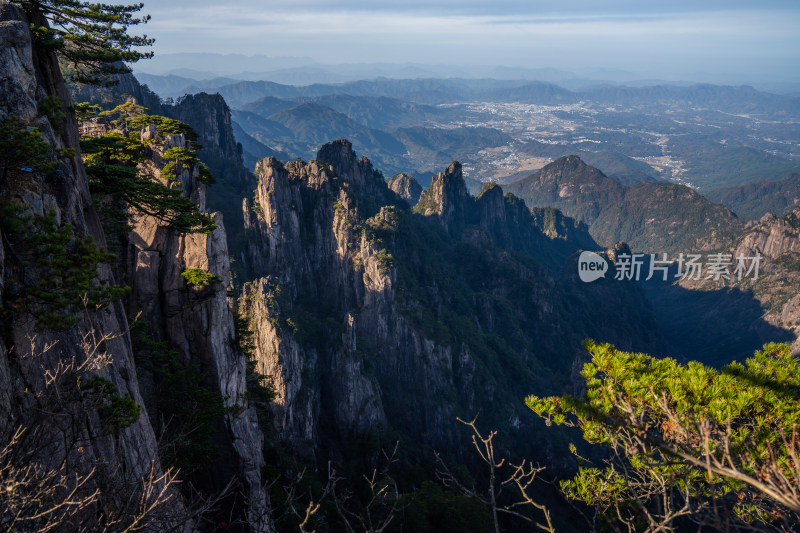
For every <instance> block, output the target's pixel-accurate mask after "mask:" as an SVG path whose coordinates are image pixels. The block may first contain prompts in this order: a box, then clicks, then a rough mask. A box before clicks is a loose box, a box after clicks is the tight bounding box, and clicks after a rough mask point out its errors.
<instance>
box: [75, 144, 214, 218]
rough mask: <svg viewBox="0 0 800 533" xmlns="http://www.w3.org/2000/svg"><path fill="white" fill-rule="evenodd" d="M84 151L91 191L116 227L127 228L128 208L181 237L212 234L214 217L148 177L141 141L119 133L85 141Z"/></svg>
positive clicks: (174, 190)
mask: <svg viewBox="0 0 800 533" xmlns="http://www.w3.org/2000/svg"><path fill="white" fill-rule="evenodd" d="M81 150H82V151H83V155H84V158H85V166H86V173H87V174H88V176H89V187H90V190H91V191H92V194H93V195H95V198H96V202H97V203H99V204H100V206H101V208H100V209H101V211H102V212H103V213H104V214H105V215H106V216H108V217H109V218H110V219H111V220H112V221H113V222H116V224H118V225H119V224H124V223H125V222H126V221H127V218H128V213H127V211H128V208H130V209H132V210H133V211H134V212H136V213H139V214H144V215H149V216H152V217H154V218H156V219H158V220H160V221H161V222H164V223H166V224H168V225H169V226H170V227H171V228H172V229H174V230H175V231H177V232H179V233H211V232H212V231H214V228H215V226H214V223H213V221H212V220H211V217H209V216H208V215H205V214H203V213H200V210H199V209H198V207H197V204H196V203H194V202H193V201H191V200H190V199H189V198H186V197H184V196H183V195H182V193H181V191H180V190H179V189H171V188H169V187H167V186H165V185H163V184H162V183H159V182H158V181H155V180H154V179H152V178H151V177H149V176H147V175H143V174H142V172H141V171H140V169H139V167H138V165H139V163H140V162H141V161H143V160H144V158H145V156H146V151H145V147H144V146H143V145H142V143H141V142H139V140H138V139H134V138H130V137H126V136H124V135H122V134H120V133H114V132H112V133H109V134H107V135H105V136H103V137H100V138H91V137H84V138H83V139H82V140H81Z"/></svg>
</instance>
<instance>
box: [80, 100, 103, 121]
mask: <svg viewBox="0 0 800 533" xmlns="http://www.w3.org/2000/svg"><path fill="white" fill-rule="evenodd" d="M101 109H103V108H102V107H100V106H99V105H92V104H90V103H89V102H80V103H77V104H75V119H76V120H77V121H78V123H81V122H86V121H87V120H89V119H92V118H95V117H96V116H97V114H98V113H99V112H100V110H101Z"/></svg>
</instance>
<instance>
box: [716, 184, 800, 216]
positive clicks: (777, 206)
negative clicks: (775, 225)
mask: <svg viewBox="0 0 800 533" xmlns="http://www.w3.org/2000/svg"><path fill="white" fill-rule="evenodd" d="M706 198H708V199H709V200H712V201H714V202H717V203H720V204H722V205H724V206H726V207H728V208H729V209H730V210H731V211H733V212H734V213H736V214H737V215H739V216H740V217H741V218H742V219H743V220H757V219H760V218H761V217H762V216H764V215H765V214H767V213H772V214H774V215H777V216H783V215H785V214H786V213H788V212H789V211H791V210H792V208H793V207H795V206H796V205H797V204H798V203H800V173H797V174H792V175H791V176H788V177H787V178H785V179H782V180H779V181H761V182H758V183H748V184H746V185H740V186H738V187H726V188H724V189H715V190H713V191H709V192H708V193H706Z"/></svg>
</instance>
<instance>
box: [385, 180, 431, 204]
mask: <svg viewBox="0 0 800 533" xmlns="http://www.w3.org/2000/svg"><path fill="white" fill-rule="evenodd" d="M387 183H388V185H389V189H391V190H392V191H394V192H395V193H397V195H398V196H399V197H400V198H402V199H403V200H405V201H406V202H408V205H410V206H411V207H414V206H415V205H417V202H419V199H420V198H421V197H422V192H423V189H422V186H421V185H420V184H419V183H417V180H415V179H414V178H412V177H411V176H409V175H408V174H406V173H404V172H401V173H400V174H395V175H394V176H392V177H391V178H390V179H389V181H387Z"/></svg>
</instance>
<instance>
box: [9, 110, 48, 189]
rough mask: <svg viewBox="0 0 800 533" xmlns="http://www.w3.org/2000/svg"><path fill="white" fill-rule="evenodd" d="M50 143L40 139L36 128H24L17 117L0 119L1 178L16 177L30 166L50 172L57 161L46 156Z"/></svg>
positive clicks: (35, 169)
mask: <svg viewBox="0 0 800 533" xmlns="http://www.w3.org/2000/svg"><path fill="white" fill-rule="evenodd" d="M49 151H50V145H49V144H48V143H47V141H45V140H44V139H42V134H41V133H40V132H39V130H37V129H36V128H26V127H25V126H24V125H23V124H22V123H21V122H20V121H19V119H18V118H17V117H16V116H14V115H12V116H10V117H7V118H5V119H3V120H2V121H0V166H1V167H2V179H0V183H7V181H6V180H7V178H9V177H17V176H19V175H21V174H22V173H23V172H24V171H22V170H21V169H22V168H30V169H31V170H33V171H35V172H44V173H47V172H52V171H53V170H55V168H56V166H57V165H58V163H56V162H55V161H50V160H49V159H48V157H47V154H48V152H49Z"/></svg>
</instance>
